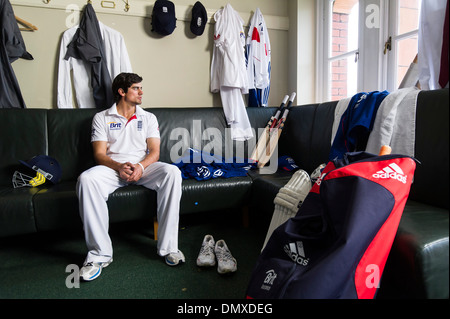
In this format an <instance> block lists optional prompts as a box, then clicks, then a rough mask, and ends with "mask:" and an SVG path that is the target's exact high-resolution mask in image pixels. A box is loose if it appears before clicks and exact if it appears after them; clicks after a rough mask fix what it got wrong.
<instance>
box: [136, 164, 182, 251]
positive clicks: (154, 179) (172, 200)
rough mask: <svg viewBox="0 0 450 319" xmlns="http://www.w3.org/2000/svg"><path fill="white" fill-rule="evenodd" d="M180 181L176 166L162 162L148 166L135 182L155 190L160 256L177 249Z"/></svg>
mask: <svg viewBox="0 0 450 319" xmlns="http://www.w3.org/2000/svg"><path fill="white" fill-rule="evenodd" d="M181 182H182V178H181V172H180V170H179V169H178V167H176V166H175V165H171V164H167V163H162V162H156V163H153V164H151V165H150V166H148V167H147V168H146V169H145V172H144V174H143V176H142V178H141V179H140V180H139V181H138V182H137V184H138V185H142V186H145V187H147V188H149V189H153V190H155V191H156V192H157V218H158V224H159V226H158V244H157V252H158V254H159V255H160V256H165V255H167V254H169V253H173V252H177V251H178V225H179V216H180V200H181Z"/></svg>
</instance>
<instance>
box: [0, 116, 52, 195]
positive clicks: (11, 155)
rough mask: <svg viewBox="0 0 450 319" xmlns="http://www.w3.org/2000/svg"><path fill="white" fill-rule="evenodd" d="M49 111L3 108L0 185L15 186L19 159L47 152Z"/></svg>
mask: <svg viewBox="0 0 450 319" xmlns="http://www.w3.org/2000/svg"><path fill="white" fill-rule="evenodd" d="M46 118H47V111H46V110H33V109H30V110H28V109H2V125H0V137H1V142H0V154H1V162H0V163H1V164H0V186H9V187H12V184H11V178H12V176H13V173H14V171H15V170H17V169H18V168H19V167H20V166H22V165H21V164H20V163H19V160H28V159H30V158H32V157H33V156H35V155H39V154H47V149H48V145H47V120H46Z"/></svg>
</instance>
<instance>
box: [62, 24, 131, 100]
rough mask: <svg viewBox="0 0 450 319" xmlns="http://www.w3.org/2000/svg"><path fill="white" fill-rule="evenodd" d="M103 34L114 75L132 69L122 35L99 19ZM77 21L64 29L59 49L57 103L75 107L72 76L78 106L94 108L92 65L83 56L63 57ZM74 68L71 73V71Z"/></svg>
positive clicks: (75, 29) (107, 58)
mask: <svg viewBox="0 0 450 319" xmlns="http://www.w3.org/2000/svg"><path fill="white" fill-rule="evenodd" d="M99 26H100V32H101V35H102V38H103V43H104V48H105V55H106V57H105V58H106V63H107V66H108V71H109V74H110V75H111V79H114V78H115V77H116V76H117V75H118V74H119V73H121V72H132V68H131V63H130V59H129V56H128V51H127V48H126V46H125V41H124V39H123V36H122V35H121V34H120V33H119V32H118V31H116V30H114V29H112V28H110V27H108V26H106V25H104V24H103V23H101V22H99ZM77 29H78V25H76V26H74V27H72V28H70V29H68V30H66V31H65V32H64V33H63V36H62V40H61V47H60V52H59V69H58V88H57V91H58V92H57V105H58V108H73V102H72V101H73V97H72V80H73V89H74V90H75V97H76V104H77V106H78V107H79V108H95V102H94V97H93V93H92V86H91V75H90V74H91V73H90V72H91V68H90V66H88V65H87V64H86V63H85V62H83V60H78V59H75V58H73V57H70V58H69V59H68V60H64V57H65V55H66V52H67V45H68V44H69V43H70V42H71V41H72V38H73V36H74V35H75V32H76V31H77ZM71 71H72V74H71Z"/></svg>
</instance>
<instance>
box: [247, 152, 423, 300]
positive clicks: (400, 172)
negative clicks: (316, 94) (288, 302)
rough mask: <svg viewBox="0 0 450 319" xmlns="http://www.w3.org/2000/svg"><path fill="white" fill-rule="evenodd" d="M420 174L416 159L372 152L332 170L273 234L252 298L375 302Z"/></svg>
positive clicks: (348, 156) (330, 166) (259, 266)
mask: <svg viewBox="0 0 450 319" xmlns="http://www.w3.org/2000/svg"><path fill="white" fill-rule="evenodd" d="M415 168H416V162H415V160H414V159H413V158H411V157H407V156H403V155H384V156H375V155H372V154H368V153H365V152H357V153H347V154H345V155H344V158H343V159H341V160H336V161H331V162H329V163H328V165H327V166H326V167H325V168H324V170H323V171H322V174H321V177H320V178H319V179H318V180H317V181H316V183H315V184H314V185H313V187H312V188H311V191H310V192H309V194H308V196H307V197H306V199H305V201H304V202H303V204H302V206H301V207H300V209H299V211H298V213H297V214H296V216H295V217H293V218H291V219H289V220H288V221H287V222H285V223H284V224H282V225H281V226H279V227H278V228H277V229H275V231H274V232H273V234H272V236H271V237H270V239H269V241H268V243H267V245H266V246H265V248H264V250H263V251H262V253H261V255H260V256H259V258H258V261H257V263H256V266H255V268H254V270H253V273H252V276H251V279H250V282H249V285H248V288H247V298H311V299H312V298H318V299H325V298H326V299H329V298H330V299H338V298H345V299H350V298H351V299H353V298H359V299H370V298H374V297H375V294H376V292H377V289H378V287H379V282H380V278H381V274H382V272H383V269H384V266H385V263H386V260H387V257H388V254H389V251H390V249H391V246H392V242H393V241H394V237H395V234H396V232H397V228H398V224H399V222H400V218H401V215H402V213H403V209H404V206H405V203H406V200H407V198H408V195H409V191H410V187H411V183H412V180H413V175H414V171H415Z"/></svg>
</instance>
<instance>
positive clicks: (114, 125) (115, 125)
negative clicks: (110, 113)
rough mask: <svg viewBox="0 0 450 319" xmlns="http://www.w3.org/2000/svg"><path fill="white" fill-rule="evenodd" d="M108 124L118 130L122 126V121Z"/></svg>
mask: <svg viewBox="0 0 450 319" xmlns="http://www.w3.org/2000/svg"><path fill="white" fill-rule="evenodd" d="M108 126H109V129H110V130H111V131H118V130H120V129H121V128H122V123H117V122H109V123H108Z"/></svg>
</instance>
